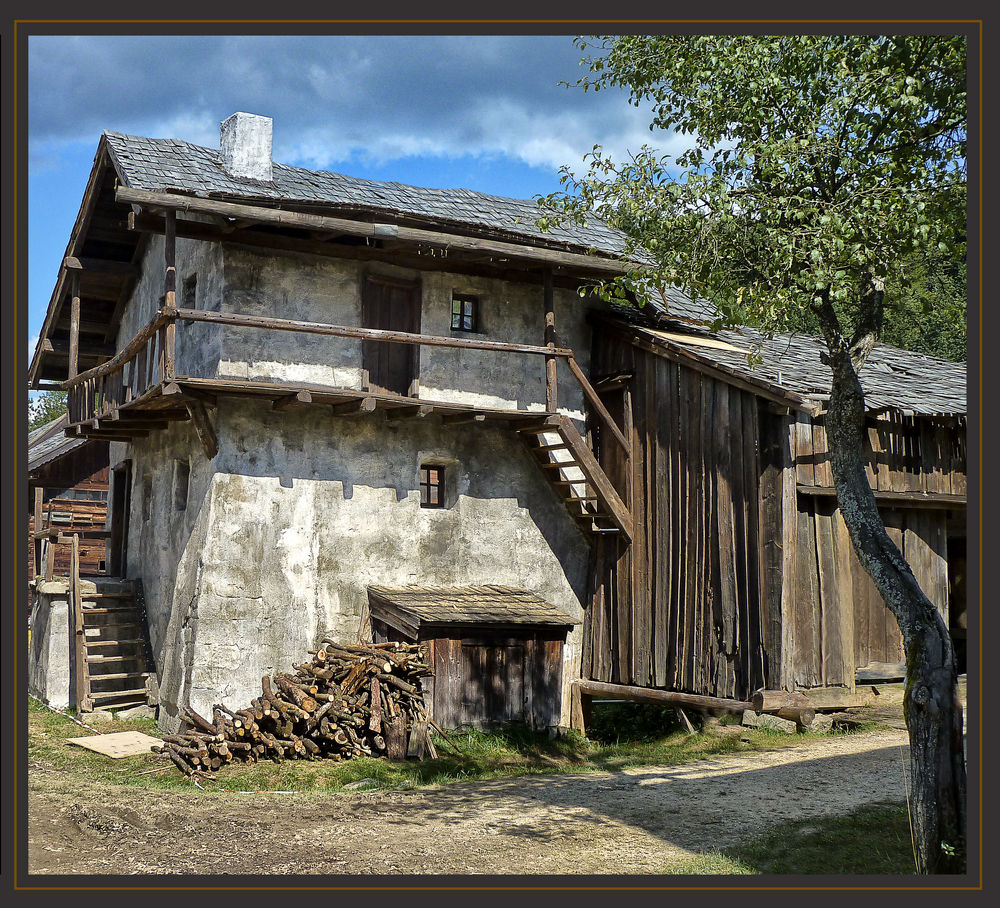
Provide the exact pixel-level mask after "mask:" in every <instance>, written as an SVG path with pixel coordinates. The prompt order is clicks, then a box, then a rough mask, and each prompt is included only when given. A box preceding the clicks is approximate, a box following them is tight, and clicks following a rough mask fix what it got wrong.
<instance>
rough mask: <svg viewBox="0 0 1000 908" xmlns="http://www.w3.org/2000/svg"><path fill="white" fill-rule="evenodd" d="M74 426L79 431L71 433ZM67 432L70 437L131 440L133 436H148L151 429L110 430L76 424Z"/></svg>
mask: <svg viewBox="0 0 1000 908" xmlns="http://www.w3.org/2000/svg"><path fill="white" fill-rule="evenodd" d="M73 428H75V429H76V430H77V431H75V432H73V434H70V433H71V431H72V429H73ZM66 434H67V435H68V436H69V437H70V438H97V439H102V440H106V441H131V440H132V439H133V438H146V437H147V436H148V435H149V430H148V429H145V428H142V429H128V430H120V431H110V430H108V429H95V428H93V427H86V426H75V427H70V428H67V429H66Z"/></svg>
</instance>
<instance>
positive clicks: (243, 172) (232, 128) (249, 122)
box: [219, 113, 272, 182]
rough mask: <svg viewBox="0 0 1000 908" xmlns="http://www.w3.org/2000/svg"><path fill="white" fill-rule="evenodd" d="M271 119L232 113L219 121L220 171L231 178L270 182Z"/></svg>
mask: <svg viewBox="0 0 1000 908" xmlns="http://www.w3.org/2000/svg"><path fill="white" fill-rule="evenodd" d="M271 123H272V121H271V118H270V117H260V116H258V115H257V114H249V113H234V114H233V115H232V116H231V117H226V119H225V120H223V121H222V126H221V130H220V131H221V138H220V142H219V146H220V150H221V152H222V169H223V170H225V171H226V173H228V174H229V175H230V176H233V177H246V178H249V179H251V180H266V181H268V182H270V180H271Z"/></svg>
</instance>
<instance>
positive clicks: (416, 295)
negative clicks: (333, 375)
mask: <svg viewBox="0 0 1000 908" xmlns="http://www.w3.org/2000/svg"><path fill="white" fill-rule="evenodd" d="M361 323H362V325H363V326H364V327H365V328H378V329H380V330H383V331H406V332H409V333H412V334H419V333H420V285H419V284H418V283H416V284H415V283H405V282H401V281H392V280H387V279H385V278H381V277H372V276H368V277H366V278H365V282H364V288H363V291H362V294H361ZM419 350H420V348H419V347H417V346H416V345H414V344H395V343H386V342H385V341H369V340H366V341H362V342H361V367H362V368H363V369H364V370H365V375H366V376H367V384H368V388H369V389H370V390H371V391H374V392H376V393H378V392H388V393H390V394H402V395H404V396H410V397H413V396H416V393H417V364H418V362H419Z"/></svg>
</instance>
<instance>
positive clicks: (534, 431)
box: [514, 426, 559, 435]
mask: <svg viewBox="0 0 1000 908" xmlns="http://www.w3.org/2000/svg"><path fill="white" fill-rule="evenodd" d="M514 431H515V432H520V433H521V434H522V435H547V434H548V433H549V432H552V433H554V434H556V435H558V434H559V427H558V426H521V428H519V429H515V430H514Z"/></svg>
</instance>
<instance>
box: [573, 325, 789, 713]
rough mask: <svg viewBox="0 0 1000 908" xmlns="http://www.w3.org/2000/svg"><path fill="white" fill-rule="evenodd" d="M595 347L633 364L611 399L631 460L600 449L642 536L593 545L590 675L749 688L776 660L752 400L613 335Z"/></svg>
mask: <svg viewBox="0 0 1000 908" xmlns="http://www.w3.org/2000/svg"><path fill="white" fill-rule="evenodd" d="M595 356H596V357H597V360H596V361H595V370H594V374H595V375H597V376H600V375H604V374H609V375H610V374H614V373H617V372H629V373H632V379H631V380H630V381H629V382H628V385H627V388H626V390H625V391H623V392H620V395H621V397H620V399H618V400H615V399H613V395H609V396H608V405H609V408H611V409H612V412H613V413H614V412H615V407H617V411H618V412H617V414H616V415H617V416H619V417H620V418H621V424H622V428H623V430H624V431H626V432H631V433H632V440H633V455H632V458H631V460H630V461H624V460H623V459H622V458H621V457H620V455H619V454H618V453H617V452H616V451H615V450H614V448H613V447H612V446H611V445H604V446H602V447H601V451H600V454H601V458H602V464H603V465H604V466H605V469H606V470H607V471H608V473H609V476H610V477H611V479H612V482H614V483H615V484H616V486H617V488H618V490H619V492H620V493H622V494H624V495H626V496H627V495H629V494H631V499H632V507H633V514H634V515H635V522H636V534H635V538H634V540H633V543H632V545H631V546H630V547H628V548H625V549H622V550H619V547H618V543H617V541H616V540H614V539H612V540H609V539H599V540H598V541H597V544H596V550H595V558H594V566H593V567H594V570H593V576H592V584H593V586H592V594H591V597H590V601H591V605H590V608H589V609H588V612H587V617H586V621H585V627H584V654H583V674H584V676H585V677H589V678H592V679H594V680H599V681H610V682H614V683H622V684H633V685H638V686H643V687H660V688H668V689H674V690H683V691H690V692H693V693H699V694H707V695H712V696H720V697H734V696H735V697H746V696H749V694H750V693H752V691H753V690H755V689H756V688H757V687H760V686H762V685H763V684H764V683H765V679H766V677H767V673H768V660H769V659H774V658H776V654H768V652H767V651H766V650H765V644H764V641H765V638H769V634H770V631H769V630H768V623H767V621H766V616H765V615H764V614H763V613H762V610H761V587H760V572H761V563H760V553H761V546H760V542H759V536H760V495H761V488H760V475H761V461H760V437H759V425H760V414H759V410H758V401H757V399H756V398H755V397H754V396H753V395H751V394H748V393H746V392H744V391H741V390H739V389H737V388H734V387H732V386H730V385H727V384H725V383H723V382H720V381H717V380H715V379H713V378H710V377H708V376H706V375H703V374H702V373H700V372H697V371H694V370H692V369H688V368H686V367H683V366H679V365H678V364H676V363H673V362H672V361H670V360H667V359H665V358H663V357H658V356H655V355H652V354H649V353H646V352H643V351H641V350H638V349H635V348H633V347H631V345H629V344H627V343H626V342H623V341H621V340H618V339H614V338H605V339H602V340H601V342H600V343H599V345H598V352H597V353H596V354H595ZM626 500H628V499H626ZM773 627H777V624H776V623H773ZM774 645H775V649H780V641H777V642H776V643H775V644H774Z"/></svg>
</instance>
